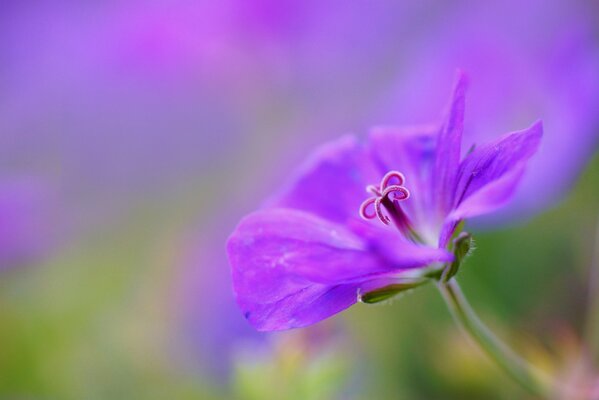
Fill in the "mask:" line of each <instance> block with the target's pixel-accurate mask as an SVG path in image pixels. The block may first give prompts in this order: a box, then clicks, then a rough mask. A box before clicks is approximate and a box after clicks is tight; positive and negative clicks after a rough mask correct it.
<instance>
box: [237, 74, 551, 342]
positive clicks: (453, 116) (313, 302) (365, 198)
mask: <svg viewBox="0 0 599 400" xmlns="http://www.w3.org/2000/svg"><path fill="white" fill-rule="evenodd" d="M466 84H467V83H466V77H465V75H464V74H463V73H461V72H460V73H458V77H457V80H456V84H455V86H454V89H453V93H452V96H451V99H450V103H449V107H448V110H447V112H446V115H445V117H444V119H443V120H442V122H441V123H440V124H432V125H430V126H420V127H412V128H378V129H374V130H373V131H372V132H371V133H370V135H369V136H368V140H367V141H366V143H361V142H360V141H358V140H357V139H356V138H354V137H353V136H345V137H343V138H341V139H339V140H337V141H334V142H332V143H329V144H326V145H324V146H323V147H321V148H320V149H319V150H318V151H317V152H316V153H315V154H314V155H313V156H312V157H311V158H310V159H309V160H308V162H307V163H306V164H305V165H304V166H303V168H301V169H300V171H299V173H298V174H297V175H296V176H295V177H294V178H293V179H290V180H289V182H288V184H287V186H286V187H285V188H284V189H283V190H281V191H280V193H279V194H277V195H276V196H274V197H273V198H272V199H271V200H270V201H269V202H268V203H267V206H266V207H265V208H264V209H262V210H260V211H257V212H254V213H252V214H250V215H248V216H247V217H245V218H244V219H243V220H242V221H241V222H240V224H239V225H238V226H237V228H236V229H235V231H234V232H233V234H232V235H231V237H230V238H229V241H228V243H227V252H228V255H229V260H230V263H231V265H232V270H233V285H234V289H235V294H236V297H237V302H238V304H239V306H240V307H241V309H242V311H243V313H244V315H245V317H246V318H247V320H248V321H249V322H250V323H251V324H252V325H253V326H254V327H255V328H256V329H258V330H263V331H270V330H282V329H289V328H296V327H302V326H306V325H310V324H313V323H315V322H318V321H320V320H322V319H324V318H327V317H329V316H331V315H333V314H335V313H338V312H340V311H342V310H344V309H346V308H347V307H349V306H351V305H353V304H354V303H356V302H357V301H358V300H360V299H362V298H364V296H365V295H368V294H369V293H386V292H391V293H393V292H394V291H396V290H399V289H401V288H403V287H406V286H407V287H410V286H411V285H416V284H419V283H420V279H422V278H423V277H424V276H425V271H430V268H432V269H433V270H436V271H439V270H441V269H442V268H443V267H444V265H447V263H449V262H451V261H452V260H453V257H454V256H453V254H452V252H451V251H450V250H451V248H450V247H451V246H450V239H451V237H452V235H454V234H455V233H457V231H458V230H459V228H458V226H459V225H460V222H461V221H463V220H464V219H465V218H468V217H473V216H477V215H481V214H485V213H489V212H492V211H493V210H495V209H497V208H499V207H501V206H502V205H504V204H505V203H506V202H507V201H508V200H509V199H510V197H511V196H512V195H513V193H514V192H515V190H516V187H517V184H518V182H519V181H520V178H521V177H522V174H523V172H524V169H525V166H526V163H527V161H528V159H529V158H530V157H531V156H532V155H533V154H534V153H535V151H536V150H537V148H538V146H539V142H540V139H541V136H542V125H541V123H540V122H536V123H535V124H533V125H532V126H531V127H530V128H528V129H525V130H522V131H518V132H514V133H510V134H508V135H506V136H504V137H502V138H500V139H498V140H496V141H495V142H492V143H490V144H487V145H484V146H480V147H478V148H476V149H470V151H469V152H468V153H467V155H466V156H465V157H463V158H462V159H461V161H460V158H461V153H462V150H461V138H462V131H463V121H464V103H465V100H464V96H465V90H466ZM365 189H366V192H365ZM425 267H429V268H425ZM426 273H427V274H428V272H426Z"/></svg>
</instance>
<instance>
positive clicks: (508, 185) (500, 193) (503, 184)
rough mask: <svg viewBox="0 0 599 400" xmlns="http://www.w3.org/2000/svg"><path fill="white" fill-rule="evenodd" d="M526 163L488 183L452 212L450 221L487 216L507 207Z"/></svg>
mask: <svg viewBox="0 0 599 400" xmlns="http://www.w3.org/2000/svg"><path fill="white" fill-rule="evenodd" d="M525 167H526V165H525V163H524V162H521V163H519V164H518V165H516V166H514V167H513V168H512V169H511V170H510V171H509V172H507V173H505V174H503V175H502V176H501V177H500V178H499V179H496V180H494V181H492V182H491V183H488V184H487V185H485V186H483V187H482V188H481V189H480V190H478V191H476V192H474V193H473V194H472V195H470V196H469V197H468V198H466V199H465V200H464V201H462V203H461V204H460V205H459V207H458V208H457V209H455V210H454V211H452V212H451V214H450V215H449V218H448V219H449V220H453V221H458V220H461V219H465V218H470V217H475V216H477V215H482V214H487V213H489V212H492V211H495V210H496V209H498V208H500V207H502V206H503V205H505V204H506V203H507V202H508V201H509V200H510V199H511V198H512V195H513V194H514V193H515V191H516V188H517V186H518V184H519V183H520V181H521V179H522V176H523V174H524V170H525Z"/></svg>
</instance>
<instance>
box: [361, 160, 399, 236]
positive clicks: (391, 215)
mask: <svg viewBox="0 0 599 400" xmlns="http://www.w3.org/2000/svg"><path fill="white" fill-rule="evenodd" d="M405 180H406V179H405V177H404V175H403V174H402V173H401V172H398V171H389V172H387V173H386V174H385V176H384V177H383V179H382V180H381V184H380V186H379V187H377V186H376V185H368V186H366V191H367V192H368V193H372V194H373V195H374V197H370V198H368V199H367V200H365V201H364V202H363V203H362V204H361V205H360V216H361V217H362V218H364V219H374V218H375V217H378V219H379V220H380V221H381V222H382V223H384V224H385V225H390V224H391V220H392V219H393V220H394V221H396V224H398V223H399V222H397V221H403V218H402V217H401V215H400V213H402V211H401V207H400V206H399V202H400V201H403V200H406V199H407V198H409V197H410V192H409V191H408V189H406V188H405V187H403V186H402V185H403V183H404V182H405ZM396 207H397V208H398V210H396V209H395V208H396ZM383 209H384V210H383Z"/></svg>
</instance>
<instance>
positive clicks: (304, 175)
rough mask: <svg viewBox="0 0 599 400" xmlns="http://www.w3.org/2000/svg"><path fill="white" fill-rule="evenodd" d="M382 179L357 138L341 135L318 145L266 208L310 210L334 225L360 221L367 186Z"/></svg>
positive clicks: (366, 195)
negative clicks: (351, 220)
mask: <svg viewBox="0 0 599 400" xmlns="http://www.w3.org/2000/svg"><path fill="white" fill-rule="evenodd" d="M381 177H382V175H381V174H380V173H379V172H378V171H377V170H376V168H375V167H374V165H373V163H372V161H371V160H370V158H369V156H368V153H367V152H366V150H365V148H364V147H363V146H362V145H360V143H359V142H358V141H357V139H356V138H355V137H353V136H344V137H342V138H340V139H338V140H335V141H333V142H330V143H328V144H325V145H323V146H321V147H320V148H319V149H318V150H317V151H316V152H315V153H314V154H313V155H312V156H311V157H310V158H309V159H308V160H307V162H306V163H305V164H304V165H303V166H302V167H301V168H300V170H299V171H298V173H297V174H296V176H295V178H294V179H292V181H291V182H290V183H289V184H288V185H287V187H285V188H284V189H283V190H282V191H281V192H280V193H279V194H277V195H275V196H274V197H273V198H271V199H270V201H269V202H267V204H266V206H267V207H283V208H295V209H299V210H304V211H309V212H312V213H314V214H316V215H318V216H320V217H323V218H326V219H329V220H331V221H335V222H345V221H347V220H348V219H352V218H355V219H359V218H360V205H361V204H362V202H363V201H364V200H366V199H367V198H368V197H369V196H368V194H367V193H366V191H365V189H366V186H367V185H369V184H373V183H378V181H379V180H380V179H381Z"/></svg>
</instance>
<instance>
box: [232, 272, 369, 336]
mask: <svg viewBox="0 0 599 400" xmlns="http://www.w3.org/2000/svg"><path fill="white" fill-rule="evenodd" d="M357 300H358V286H357V285H356V284H347V285H322V284H318V283H309V284H306V285H305V286H304V287H303V288H301V289H298V290H296V291H294V292H291V293H290V294H289V295H287V296H285V297H284V298H282V299H280V300H277V301H273V302H268V303H259V302H255V301H251V300H247V299H245V298H243V297H238V298H237V302H238V304H239V306H240V308H241V309H242V311H243V314H244V316H245V318H246V319H247V320H248V322H249V323H250V324H251V325H252V326H253V327H254V328H256V329H257V330H259V331H278V330H284V329H292V328H300V327H304V326H308V325H311V324H314V323H316V322H319V321H322V320H323V319H325V318H328V317H330V316H332V315H334V314H337V313H338V312H341V311H343V310H345V309H346V308H348V307H350V306H351V305H353V304H355V303H356V302H357Z"/></svg>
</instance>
